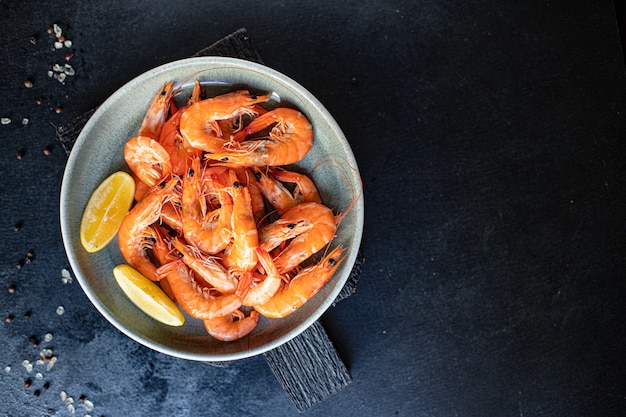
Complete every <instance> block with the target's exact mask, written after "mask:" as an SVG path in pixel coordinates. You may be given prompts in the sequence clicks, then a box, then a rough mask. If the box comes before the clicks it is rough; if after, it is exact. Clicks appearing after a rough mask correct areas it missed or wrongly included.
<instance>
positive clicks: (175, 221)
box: [161, 201, 183, 234]
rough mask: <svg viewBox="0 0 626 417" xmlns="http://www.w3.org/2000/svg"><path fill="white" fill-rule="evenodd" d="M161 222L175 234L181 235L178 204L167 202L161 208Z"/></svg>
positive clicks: (181, 220)
mask: <svg viewBox="0 0 626 417" xmlns="http://www.w3.org/2000/svg"><path fill="white" fill-rule="evenodd" d="M161 221H162V222H163V223H165V224H166V225H168V226H169V227H171V228H172V229H174V230H175V231H176V233H178V234H182V232H183V219H182V215H181V209H180V207H179V205H178V203H176V202H174V201H168V202H166V203H165V204H163V207H162V208H161Z"/></svg>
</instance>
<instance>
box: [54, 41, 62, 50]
mask: <svg viewBox="0 0 626 417" xmlns="http://www.w3.org/2000/svg"><path fill="white" fill-rule="evenodd" d="M54 48H55V49H61V48H63V42H59V41H57V42H55V43H54Z"/></svg>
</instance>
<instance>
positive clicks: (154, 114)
mask: <svg viewBox="0 0 626 417" xmlns="http://www.w3.org/2000/svg"><path fill="white" fill-rule="evenodd" d="M173 88H174V83H165V84H163V86H162V87H161V88H160V89H159V91H158V92H157V94H156V95H155V96H154V97H153V98H152V101H151V102H150V106H149V107H148V111H147V112H146V115H145V116H144V118H143V121H142V123H141V127H140V128H139V135H138V136H147V137H149V138H152V139H157V138H158V137H159V135H160V133H161V129H162V128H163V123H165V119H167V114H168V112H169V104H170V99H171V98H172V91H173Z"/></svg>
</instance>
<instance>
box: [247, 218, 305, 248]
mask: <svg viewBox="0 0 626 417" xmlns="http://www.w3.org/2000/svg"><path fill="white" fill-rule="evenodd" d="M312 228H313V223H312V222H311V221H310V220H309V219H298V220H296V221H293V220H290V219H278V220H276V221H274V222H272V223H269V224H267V225H265V226H263V227H261V228H260V229H259V245H260V246H261V248H263V249H265V250H266V251H268V252H271V251H273V250H274V249H276V248H277V247H278V246H280V245H281V244H282V243H283V242H286V241H288V240H289V239H293V238H294V237H296V236H299V235H301V234H302V233H304V232H307V231H309V230H311V229H312Z"/></svg>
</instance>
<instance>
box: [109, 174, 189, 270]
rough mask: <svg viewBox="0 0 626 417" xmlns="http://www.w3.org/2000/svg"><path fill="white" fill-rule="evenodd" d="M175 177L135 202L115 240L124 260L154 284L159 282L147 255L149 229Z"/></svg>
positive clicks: (173, 183) (158, 213)
mask: <svg viewBox="0 0 626 417" xmlns="http://www.w3.org/2000/svg"><path fill="white" fill-rule="evenodd" d="M176 182H177V179H176V178H172V179H171V180H170V181H169V182H167V183H165V182H163V183H161V184H159V185H156V186H154V187H153V188H152V191H151V192H150V193H149V194H148V195H147V196H145V197H144V198H143V199H142V200H141V201H140V202H139V203H137V204H136V205H135V206H134V207H133V208H132V209H130V211H129V212H128V213H127V214H126V216H125V217H124V220H122V224H121V225H120V228H119V231H118V234H117V239H118V244H119V247H120V251H121V252H122V256H124V259H126V261H127V262H128V263H129V264H130V265H131V266H133V267H134V268H135V269H137V270H138V271H139V272H141V273H142V274H143V275H145V276H146V277H148V278H150V279H151V280H153V281H156V280H158V279H159V277H158V274H156V266H155V265H154V264H153V263H152V262H151V261H150V258H149V257H148V255H147V253H146V249H147V247H148V246H149V242H150V240H148V241H146V238H150V237H152V233H151V232H150V231H149V230H147V229H148V227H149V226H150V225H151V224H152V223H154V222H156V221H158V220H159V216H160V214H161V207H162V206H163V202H164V201H167V199H168V198H169V195H170V194H171V193H172V190H173V189H174V187H176Z"/></svg>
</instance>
